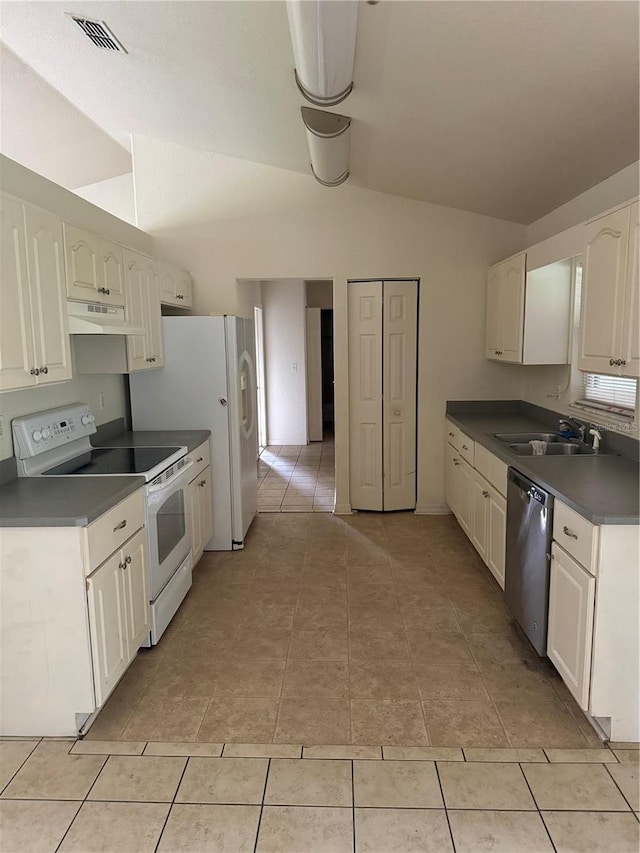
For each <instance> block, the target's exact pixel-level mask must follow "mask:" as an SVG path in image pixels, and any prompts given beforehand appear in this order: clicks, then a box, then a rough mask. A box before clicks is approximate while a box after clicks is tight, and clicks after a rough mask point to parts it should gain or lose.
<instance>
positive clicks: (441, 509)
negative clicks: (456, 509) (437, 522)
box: [414, 504, 451, 515]
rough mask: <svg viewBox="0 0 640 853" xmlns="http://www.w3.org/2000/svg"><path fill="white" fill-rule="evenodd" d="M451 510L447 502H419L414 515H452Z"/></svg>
mask: <svg viewBox="0 0 640 853" xmlns="http://www.w3.org/2000/svg"><path fill="white" fill-rule="evenodd" d="M450 514H451V510H450V509H449V507H448V506H447V505H446V504H418V505H417V506H416V508H415V511H414V515H450Z"/></svg>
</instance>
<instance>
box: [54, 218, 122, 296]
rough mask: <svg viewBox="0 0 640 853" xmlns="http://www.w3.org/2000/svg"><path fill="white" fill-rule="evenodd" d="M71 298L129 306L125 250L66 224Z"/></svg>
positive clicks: (68, 278) (65, 237) (68, 294)
mask: <svg viewBox="0 0 640 853" xmlns="http://www.w3.org/2000/svg"><path fill="white" fill-rule="evenodd" d="M64 245H65V258H66V265H67V298H68V299H77V300H79V301H83V302H102V303H104V304H105V305H124V304H125V275H124V261H123V254H122V247H121V246H119V245H118V244H117V243H112V242H110V241H109V240H105V239H103V238H102V237H98V236H97V235H96V234H92V233H91V232H90V231H85V229H84V228H78V227H76V226H75V225H69V223H68V222H65V224H64Z"/></svg>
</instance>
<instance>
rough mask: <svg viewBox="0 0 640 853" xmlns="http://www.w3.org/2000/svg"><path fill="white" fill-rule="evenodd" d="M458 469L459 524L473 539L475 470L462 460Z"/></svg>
mask: <svg viewBox="0 0 640 853" xmlns="http://www.w3.org/2000/svg"><path fill="white" fill-rule="evenodd" d="M458 462H459V464H458V465H457V466H456V469H457V472H458V473H457V483H456V493H457V496H456V499H457V502H458V522H459V524H460V527H461V528H462V529H463V530H464V532H465V533H466V534H467V536H468V537H469V539H471V536H472V533H471V525H472V523H473V468H472V467H471V465H469V463H468V462H465V460H464V459H462V458H460V459H459V460H458Z"/></svg>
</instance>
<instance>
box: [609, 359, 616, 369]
mask: <svg viewBox="0 0 640 853" xmlns="http://www.w3.org/2000/svg"><path fill="white" fill-rule="evenodd" d="M615 363H616V360H615V358H610V359H609V367H613V365H614V364H615Z"/></svg>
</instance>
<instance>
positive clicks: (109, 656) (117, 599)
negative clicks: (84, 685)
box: [87, 528, 150, 707]
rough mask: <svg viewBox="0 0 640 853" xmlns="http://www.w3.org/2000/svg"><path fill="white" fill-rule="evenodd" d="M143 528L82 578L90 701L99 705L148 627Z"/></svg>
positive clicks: (118, 677)
mask: <svg viewBox="0 0 640 853" xmlns="http://www.w3.org/2000/svg"><path fill="white" fill-rule="evenodd" d="M146 535H147V534H146V530H145V529H144V528H143V529H141V530H139V531H138V533H136V534H135V535H134V536H132V537H131V539H129V540H128V541H127V542H126V543H125V544H124V545H123V547H122V548H121V549H120V550H119V551H116V553H115V554H113V555H112V556H111V557H109V559H108V560H106V562H104V563H103V564H102V565H101V566H100V568H99V569H97V570H96V571H95V572H93V574H91V575H89V577H88V578H87V601H88V605H89V629H90V631H91V651H92V656H93V663H94V668H93V678H94V684H95V690H96V704H97V705H98V707H99V706H100V705H102V704H103V703H104V701H105V699H106V698H107V696H108V695H109V694H110V693H111V691H112V690H113V688H114V687H115V686H116V684H117V683H118V681H119V680H120V677H121V676H122V674H123V673H124V672H125V670H126V669H127V667H128V666H129V663H130V662H131V661H132V660H133V658H134V657H135V655H136V652H137V651H138V649H139V648H140V646H141V645H142V642H143V640H144V639H145V637H146V636H147V634H148V633H149V626H150V622H149V592H148V589H147V565H146V563H147V556H146V553H147V552H146Z"/></svg>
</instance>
